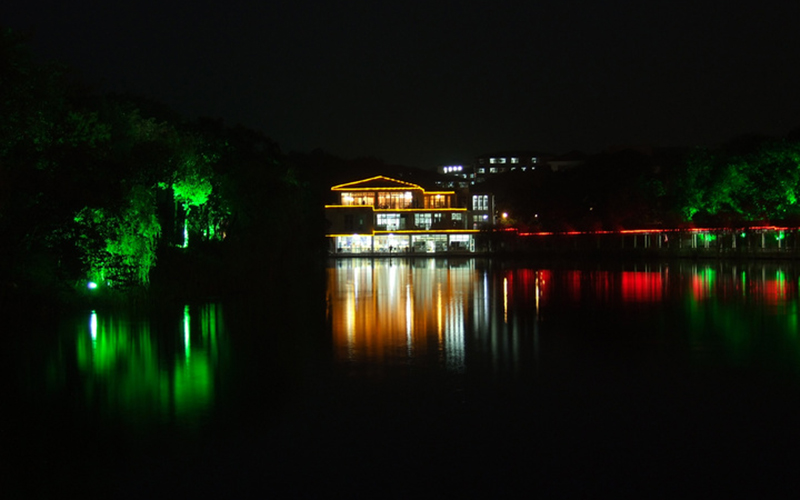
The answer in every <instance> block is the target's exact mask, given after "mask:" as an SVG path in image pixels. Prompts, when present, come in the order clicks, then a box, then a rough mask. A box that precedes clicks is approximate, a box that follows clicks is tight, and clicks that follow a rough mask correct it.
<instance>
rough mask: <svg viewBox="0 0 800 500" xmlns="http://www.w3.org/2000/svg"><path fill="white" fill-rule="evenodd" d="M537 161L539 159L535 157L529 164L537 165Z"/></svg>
mask: <svg viewBox="0 0 800 500" xmlns="http://www.w3.org/2000/svg"><path fill="white" fill-rule="evenodd" d="M538 161H539V159H538V158H537V157H535V156H534V157H533V158H531V163H537V162H538Z"/></svg>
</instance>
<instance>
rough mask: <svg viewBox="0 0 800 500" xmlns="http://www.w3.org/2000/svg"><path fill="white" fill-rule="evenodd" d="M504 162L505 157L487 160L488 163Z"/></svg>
mask: <svg viewBox="0 0 800 500" xmlns="http://www.w3.org/2000/svg"><path fill="white" fill-rule="evenodd" d="M505 162H506V159H505V158H491V159H490V160H489V163H505Z"/></svg>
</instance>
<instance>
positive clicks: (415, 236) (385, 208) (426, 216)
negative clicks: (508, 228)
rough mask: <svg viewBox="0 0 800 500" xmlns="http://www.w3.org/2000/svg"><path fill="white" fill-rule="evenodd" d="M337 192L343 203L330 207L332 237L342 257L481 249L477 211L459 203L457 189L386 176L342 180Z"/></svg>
mask: <svg viewBox="0 0 800 500" xmlns="http://www.w3.org/2000/svg"><path fill="white" fill-rule="evenodd" d="M331 191H332V192H333V193H334V194H335V195H336V197H337V198H338V200H337V201H338V202H337V203H336V204H333V205H326V206H325V216H326V218H327V220H328V224H329V226H328V231H327V234H326V236H327V237H328V240H329V242H330V243H329V248H330V250H331V252H333V253H335V254H337V255H342V254H395V253H400V254H432V253H472V252H475V251H477V248H476V240H475V236H476V234H477V233H478V232H479V231H480V228H478V227H477V225H476V224H475V221H474V220H473V213H472V211H471V210H470V209H469V208H468V207H467V206H459V200H458V198H457V196H456V193H455V191H426V190H425V189H423V188H422V187H421V186H419V185H417V184H412V183H410V182H405V181H400V180H397V179H391V178H389V177H384V176H376V177H370V178H368V179H363V180H359V181H354V182H348V183H346V184H339V185H337V186H333V187H332V188H331ZM484 215H485V214H484V213H483V212H481V214H480V217H481V221H484ZM481 228H483V227H481Z"/></svg>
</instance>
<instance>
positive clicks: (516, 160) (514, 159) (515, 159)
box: [511, 158, 519, 163]
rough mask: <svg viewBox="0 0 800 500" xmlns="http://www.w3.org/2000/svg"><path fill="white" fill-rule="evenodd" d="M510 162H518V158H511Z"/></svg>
mask: <svg viewBox="0 0 800 500" xmlns="http://www.w3.org/2000/svg"><path fill="white" fill-rule="evenodd" d="M511 163H519V158H511Z"/></svg>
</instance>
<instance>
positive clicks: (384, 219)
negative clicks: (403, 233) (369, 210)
mask: <svg viewBox="0 0 800 500" xmlns="http://www.w3.org/2000/svg"><path fill="white" fill-rule="evenodd" d="M377 224H378V227H381V226H383V227H385V228H386V229H385V230H386V231H396V230H397V229H399V228H400V214H377Z"/></svg>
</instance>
